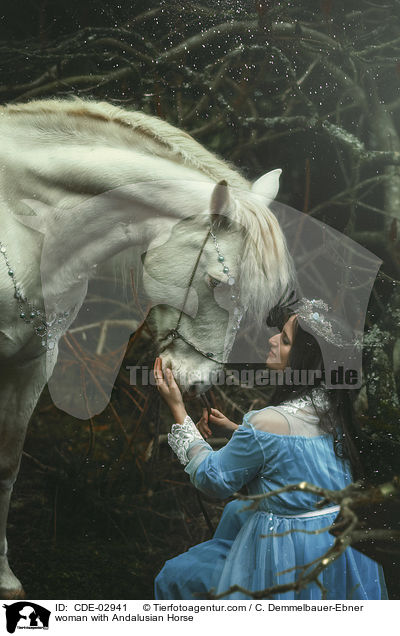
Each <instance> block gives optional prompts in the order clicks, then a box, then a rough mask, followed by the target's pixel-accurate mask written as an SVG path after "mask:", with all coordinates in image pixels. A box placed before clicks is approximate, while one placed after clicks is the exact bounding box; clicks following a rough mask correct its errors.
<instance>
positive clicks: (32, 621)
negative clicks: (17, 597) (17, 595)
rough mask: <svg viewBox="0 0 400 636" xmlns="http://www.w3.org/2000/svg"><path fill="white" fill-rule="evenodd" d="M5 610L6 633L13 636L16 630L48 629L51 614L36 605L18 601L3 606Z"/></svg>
mask: <svg viewBox="0 0 400 636" xmlns="http://www.w3.org/2000/svg"><path fill="white" fill-rule="evenodd" d="M3 607H5V610H6V621H7V631H8V633H9V634H14V632H15V630H16V629H49V618H50V614H51V612H50V611H49V610H48V609H46V608H45V607H42V606H41V605H37V604H36V603H31V602H25V601H18V602H17V603H12V604H11V605H3Z"/></svg>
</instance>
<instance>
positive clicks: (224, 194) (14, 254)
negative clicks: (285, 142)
mask: <svg viewBox="0 0 400 636" xmlns="http://www.w3.org/2000/svg"><path fill="white" fill-rule="evenodd" d="M0 139H1V147H0V166H1V172H0V175H1V176H0V178H1V181H0V364H1V369H0V435H1V441H2V447H1V454H0V594H1V596H2V598H18V597H20V596H21V595H22V594H23V590H22V586H21V583H20V581H19V580H18V579H17V578H16V577H15V575H14V574H13V573H12V571H11V570H10V568H9V565H8V561H7V541H6V521H7V514H8V507H9V501H10V495H11V490H12V486H13V483H14V481H15V479H16V477H17V473H18V469H19V464H20V457H21V453H22V447H23V442H24V438H25V433H26V428H27V424H28V421H29V419H30V417H31V414H32V412H33V409H34V407H35V405H36V403H37V401H38V399H39V396H40V394H41V392H42V389H43V387H44V385H45V384H46V382H47V381H48V380H49V378H50V376H51V373H52V371H53V368H54V365H55V364H56V360H57V352H58V342H59V340H60V338H61V336H62V335H63V334H64V333H65V332H66V331H67V330H68V327H69V326H70V324H71V323H72V321H73V320H74V318H75V316H76V314H77V312H78V310H79V307H80V306H81V305H82V302H83V300H84V298H85V294H86V292H87V284H88V279H89V278H90V276H91V275H92V273H93V272H94V271H95V270H96V266H97V265H98V264H101V263H102V262H104V261H105V260H106V259H108V258H110V257H115V255H121V262H122V260H123V259H125V258H126V255H127V253H128V252H127V248H132V249H131V252H130V253H132V254H133V255H134V254H136V256H137V255H138V253H139V256H140V255H141V254H142V252H144V251H145V252H146V253H145V255H144V256H143V258H142V260H143V263H144V265H143V268H144V269H143V271H142V272H141V274H142V275H143V283H144V287H145V290H146V293H147V295H148V298H149V299H150V302H151V305H153V306H155V307H154V309H153V312H152V321H151V327H152V330H153V333H154V337H155V339H156V341H157V342H158V343H159V347H158V348H159V351H161V357H162V360H163V366H164V368H165V367H166V366H170V367H171V368H172V369H173V371H174V374H175V375H176V377H177V379H178V381H179V382H180V383H181V385H182V386H183V388H187V386H188V384H190V380H188V378H190V371H191V370H193V368H196V369H200V370H201V377H202V378H203V381H204V383H205V384H207V381H208V380H209V377H210V375H211V373H212V372H213V371H214V370H215V368H216V366H218V365H221V364H222V363H223V362H224V361H225V360H226V358H227V355H228V354H229V351H230V349H231V347H232V345H233V342H234V338H235V333H236V329H237V327H238V323H239V319H240V315H241V313H242V312H243V311H245V310H247V311H251V312H254V314H255V315H256V316H258V317H260V319H262V318H263V317H265V315H266V313H267V312H268V311H269V309H270V308H271V307H272V306H273V305H274V304H275V303H276V301H277V300H278V298H279V297H280V296H281V295H282V293H283V291H284V289H285V288H286V286H287V285H288V284H290V283H291V281H292V277H293V270H292V265H291V258H290V256H289V254H288V251H287V248H286V243H285V239H284V237H283V234H282V232H281V230H280V227H279V225H278V223H277V221H276V219H275V217H274V215H273V214H272V213H271V212H270V210H269V209H268V204H269V202H270V201H271V200H272V199H273V198H274V197H275V195H276V193H277V190H278V179H279V174H280V170H274V171H273V172H271V173H268V174H267V175H264V176H263V177H261V178H260V179H259V180H258V181H256V182H255V183H254V184H253V185H252V186H251V184H249V183H248V182H247V181H246V180H245V179H244V178H243V177H241V176H240V175H239V174H238V173H237V172H236V171H235V170H234V169H233V168H232V167H230V166H229V165H227V164H226V163H224V162H223V161H221V160H220V159H218V158H217V157H215V156H214V155H213V154H211V153H209V152H208V151H206V150H205V149H204V148H203V147H202V146H201V145H199V144H198V143H197V142H195V141H194V140H193V139H192V138H191V137H190V136H189V135H187V134H186V133H184V132H182V131H180V130H177V129H176V128H174V127H172V126H170V125H169V124H167V123H166V122H164V121H162V120H159V119H157V118H154V117H150V116H148V115H145V114H143V113H138V112H128V111H124V110H121V109H118V108H115V107H114V106H111V105H109V104H106V103H95V102H83V101H80V100H74V101H67V100H60V101H59V100H54V101H51V100H49V101H37V102H32V103H29V104H21V105H11V106H7V107H3V108H0ZM226 184H228V186H227V185H226ZM104 203H106V205H104ZM135 262H136V263H137V259H136V261H135ZM224 268H225V269H224ZM232 292H234V293H232ZM232 297H234V298H232Z"/></svg>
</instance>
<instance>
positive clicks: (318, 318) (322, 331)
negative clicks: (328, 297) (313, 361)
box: [267, 291, 357, 347]
mask: <svg viewBox="0 0 400 636" xmlns="http://www.w3.org/2000/svg"><path fill="white" fill-rule="evenodd" d="M293 314H296V315H297V316H298V317H299V318H300V321H301V322H302V323H303V324H304V325H305V327H306V330H307V331H310V332H311V333H312V335H314V336H315V337H317V338H322V339H323V340H325V342H327V343H329V344H332V345H334V346H335V347H351V346H355V345H356V344H357V343H356V339H355V338H353V337H351V336H350V337H349V330H348V328H346V326H345V325H344V324H342V323H341V322H340V321H338V320H337V319H334V317H333V315H332V310H331V309H330V307H329V305H328V304H327V303H326V302H324V301H323V300H321V299H315V298H313V299H309V298H300V299H298V298H296V295H295V292H294V291H291V292H290V293H289V294H288V293H287V292H286V293H285V294H284V295H283V296H282V297H281V299H280V300H279V302H278V304H277V305H276V306H275V307H274V308H273V309H272V310H271V312H270V313H269V315H268V317H267V324H268V325H269V326H270V327H278V328H279V329H282V327H283V325H284V323H285V322H286V320H287V319H288V318H289V316H291V315H293ZM328 316H329V319H328Z"/></svg>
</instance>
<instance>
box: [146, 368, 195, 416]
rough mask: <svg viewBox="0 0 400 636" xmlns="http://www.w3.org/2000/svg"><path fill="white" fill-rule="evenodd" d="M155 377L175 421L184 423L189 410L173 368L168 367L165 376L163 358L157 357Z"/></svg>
mask: <svg viewBox="0 0 400 636" xmlns="http://www.w3.org/2000/svg"><path fill="white" fill-rule="evenodd" d="M154 379H155V381H156V386H157V389H158V390H159V392H160V395H161V397H162V398H163V399H164V400H165V402H166V403H167V405H168V407H169V409H170V411H171V413H172V415H173V417H174V420H175V422H177V423H178V424H182V422H183V420H184V419H185V417H186V415H187V412H186V409H185V405H184V403H183V399H182V393H181V391H180V389H179V387H178V385H177V383H176V382H175V378H174V375H173V373H172V370H171V369H166V371H165V378H164V374H163V370H162V364H161V358H156V360H155V363H154Z"/></svg>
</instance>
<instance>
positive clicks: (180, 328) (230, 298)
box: [142, 170, 292, 393]
mask: <svg viewBox="0 0 400 636" xmlns="http://www.w3.org/2000/svg"><path fill="white" fill-rule="evenodd" d="M280 173H281V171H280V170H274V171H272V172H269V173H267V174H266V175H264V176H263V177H261V178H260V179H258V180H257V181H256V182H255V183H254V184H253V186H252V188H251V190H248V191H238V190H236V189H233V188H230V187H229V186H228V185H227V183H226V181H221V182H219V183H218V184H216V185H214V186H213V187H212V189H211V194H210V196H209V202H208V206H207V209H205V210H204V211H203V213H201V214H197V215H195V216H189V217H186V218H183V219H180V220H179V221H177V222H176V223H175V224H174V225H173V227H172V228H171V231H170V233H169V236H168V237H166V236H165V235H164V236H163V237H162V239H161V241H160V237H158V238H157V239H155V241H154V242H153V243H151V244H150V245H149V248H148V250H147V252H146V253H145V254H144V255H143V257H142V262H143V283H144V288H145V290H146V293H147V295H148V296H149V297H150V298H151V300H152V306H153V307H152V310H151V312H150V313H149V315H148V317H147V324H148V327H149V328H150V330H151V331H152V334H153V338H154V340H155V342H156V344H157V350H158V353H159V355H160V357H161V360H162V365H163V368H164V369H165V368H167V367H170V368H171V369H172V371H173V373H174V376H175V378H176V380H177V382H178V383H179V385H180V386H181V388H182V389H183V390H187V389H189V388H190V387H195V389H196V391H197V392H198V393H201V392H203V391H204V390H206V389H207V388H208V387H209V386H210V385H211V384H213V380H214V379H215V377H216V375H217V374H218V373H219V372H220V371H221V370H222V368H223V365H224V364H225V363H226V362H227V361H228V357H229V354H230V352H231V349H232V347H233V344H234V341H235V338H236V335H237V332H238V329H239V326H240V321H241V319H242V317H243V316H244V314H245V313H246V312H249V311H250V312H254V313H255V322H256V323H257V324H260V322H261V321H262V320H263V318H265V316H266V314H267V312H268V311H269V309H270V308H271V307H272V306H273V305H274V303H275V302H276V300H277V299H278V298H279V296H280V294H281V293H282V291H283V289H284V288H285V286H286V285H287V284H288V282H289V281H290V280H291V277H292V267H291V259H290V256H289V254H288V252H287V248H286V243H285V239H284V237H283V234H282V231H281V229H280V227H279V224H278V223H277V221H276V219H275V217H274V215H273V214H272V213H271V211H270V210H269V209H268V205H269V203H270V202H271V201H272V200H273V199H274V198H275V196H276V194H277V192H278V186H279V175H280Z"/></svg>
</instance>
